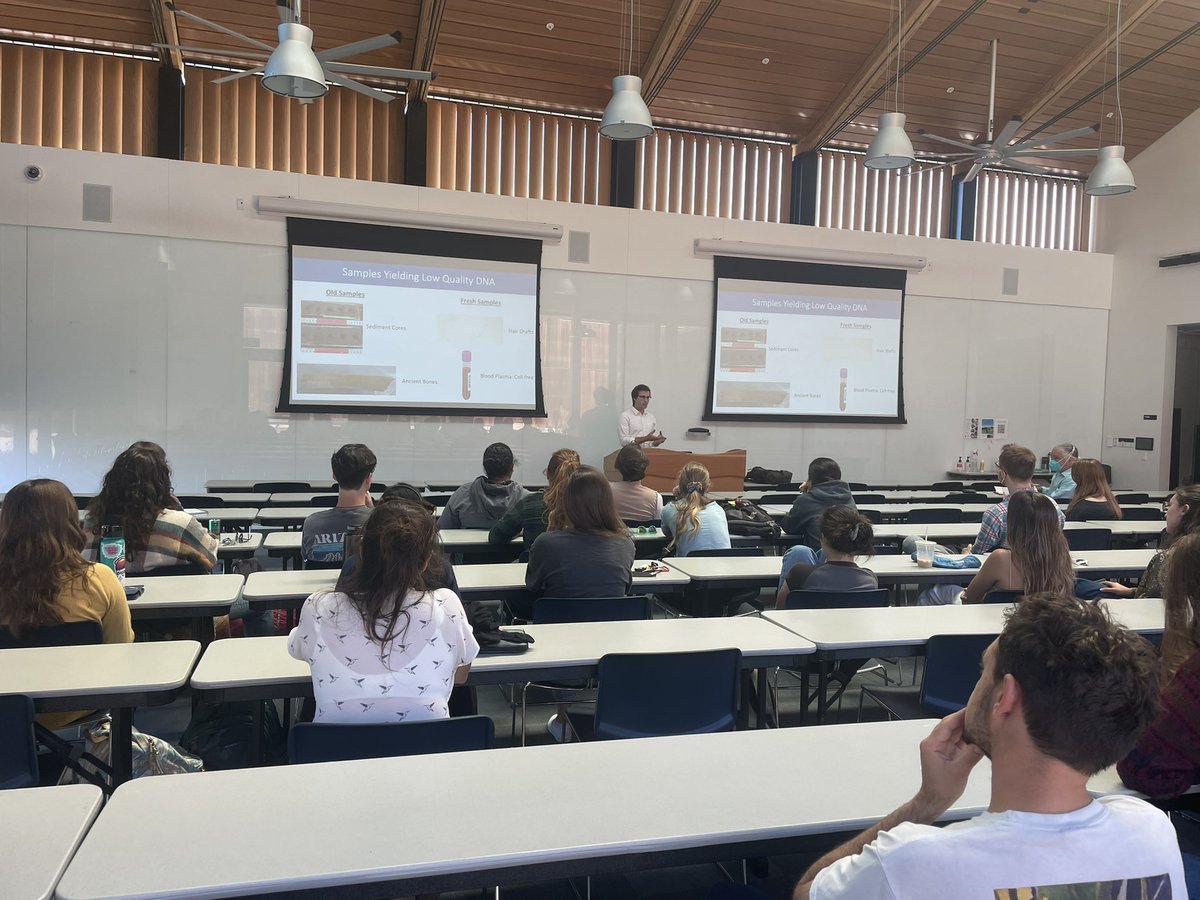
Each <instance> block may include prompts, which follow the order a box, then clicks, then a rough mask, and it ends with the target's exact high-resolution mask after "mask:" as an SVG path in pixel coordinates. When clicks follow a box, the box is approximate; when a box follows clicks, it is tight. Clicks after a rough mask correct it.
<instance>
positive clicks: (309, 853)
mask: <svg viewBox="0 0 1200 900" xmlns="http://www.w3.org/2000/svg"><path fill="white" fill-rule="evenodd" d="M933 724H934V723H932V722H930V721H927V720H921V721H912V722H880V723H870V724H860V725H832V726H828V727H825V728H784V729H770V730H760V731H740V732H727V733H723V734H708V735H689V736H684V737H668V738H649V739H645V740H629V741H594V742H588V743H573V744H566V745H562V746H559V745H554V746H541V747H520V748H512V749H498V750H489V751H477V752H474V753H445V754H437V755H432V756H423V757H401V758H392V759H374V760H366V761H355V762H339V763H323V764H319V765H308V766H277V767H271V768H257V769H240V770H234V771H226V772H204V773H199V774H196V775H189V776H186V777H177V778H143V779H139V780H137V781H134V782H131V783H129V784H126V785H124V786H122V787H121V788H120V789H119V790H118V791H117V792H116V794H115V795H114V797H113V798H112V800H110V801H109V803H108V805H107V807H106V808H105V810H104V812H103V813H102V814H101V815H100V818H99V820H98V821H97V822H96V824H95V825H94V826H93V828H92V830H91V832H90V833H89V834H88V836H87V838H86V839H85V840H84V844H83V847H82V848H80V850H79V852H78V853H77V854H76V857H75V860H74V861H73V862H72V863H71V865H70V866H69V867H68V869H67V873H66V875H65V876H64V877H63V879H62V881H61V883H60V885H59V894H58V896H59V897H61V898H62V900H85V898H88V900H91V898H115V897H126V898H149V897H155V898H176V897H185V896H186V897H192V898H206V897H228V896H233V895H240V894H245V893H257V892H261V891H268V890H276V891H279V890H288V889H308V890H320V889H323V888H324V889H329V888H332V887H335V886H339V885H354V884H358V885H361V884H370V883H373V882H375V883H377V882H395V881H398V880H402V879H405V878H414V877H423V876H432V877H436V876H439V875H450V874H455V873H475V878H473V879H472V880H476V879H477V880H478V883H479V885H481V886H482V885H487V884H494V883H497V882H504V881H505V880H506V879H505V873H504V870H505V869H506V868H511V867H515V866H530V865H538V864H544V865H554V864H564V863H565V864H567V865H570V864H571V862H572V861H575V862H576V863H577V866H576V870H579V869H583V870H586V865H587V862H588V861H589V860H594V859H597V858H610V859H613V858H620V859H624V858H628V859H630V860H631V863H632V861H633V860H635V859H636V857H637V855H638V854H645V853H652V852H659V851H671V850H683V849H692V848H703V847H706V848H711V849H712V852H713V853H714V858H727V857H726V856H720V853H721V851H722V848H723V847H729V846H731V845H735V846H736V845H737V844H739V843H746V842H751V841H755V840H768V839H773V838H789V837H797V836H802V835H808V834H820V833H828V832H834V831H850V830H857V829H860V828H863V827H865V826H867V825H869V824H873V823H874V822H876V821H878V820H879V819H880V818H882V817H883V816H884V815H886V814H887V813H889V812H891V811H892V810H893V809H894V808H895V807H897V806H899V805H900V804H901V803H903V802H905V801H907V800H908V799H909V798H910V797H912V795H913V794H914V793H915V792H916V788H917V786H918V783H919V779H920V768H919V766H918V765H917V758H918V756H917V753H918V751H917V745H918V743H919V742H920V740H921V739H922V738H924V737H925V735H926V734H928V732H929V730H930V729H931V728H932V726H933ZM748 760H786V761H787V764H786V766H785V767H783V768H782V769H779V770H777V771H776V772H775V773H774V774H773V775H772V776H771V777H770V778H769V779H767V780H764V778H766V776H764V773H763V771H762V769H761V767H759V766H755V765H748V764H747V761H748ZM846 772H853V773H854V777H853V778H847V777H845V773H846ZM497 773H503V780H504V782H505V783H506V784H509V785H515V786H519V789H517V790H513V791H510V792H509V793H508V795H506V797H505V799H504V801H503V802H502V803H480V802H478V801H479V798H480V797H484V796H488V795H489V792H490V791H494V789H495V786H496V784H497V780H496V779H497ZM581 773H584V775H585V777H580V776H581ZM989 782H990V767H989V766H988V764H987V761H986V760H985V761H984V762H983V763H981V764H980V765H979V766H977V767H976V769H975V771H974V772H972V774H971V777H970V780H969V782H968V785H967V789H966V791H965V792H964V793H963V796H962V797H961V798H960V799H959V801H958V802H957V803H955V805H954V806H953V807H952V808H951V810H950V811H949V813H948V814H947V816H946V818H947V819H956V818H966V817H969V816H971V815H974V814H976V813H978V812H979V811H981V810H982V809H983V808H984V807H985V806H986V805H987V802H988V793H989ZM564 785H570V791H569V794H570V803H569V805H570V807H571V809H573V810H582V811H585V814H580V815H571V814H562V810H563V802H564V794H563V786H564ZM764 786H769V789H766V790H764ZM381 798H387V800H386V804H385V805H386V806H387V808H388V809H389V810H390V813H389V818H388V820H389V822H390V823H391V825H390V826H389V827H386V828H381V827H372V826H371V825H370V822H371V821H373V818H377V813H378V811H379V810H380V809H381V808H382V807H381V805H380V804H381V803H382V802H384V801H383V800H382V799H381ZM148 810H152V811H153V819H154V821H153V827H147V814H148V813H147V811H148ZM430 810H442V811H444V813H445V814H444V815H441V814H439V815H430V814H429V811H430ZM234 823H236V824H234ZM514 823H519V827H514ZM231 829H234V830H235V832H236V834H237V835H242V836H250V835H252V836H253V846H254V851H255V852H253V853H229V852H228V849H229V842H230V836H231V833H234V832H231ZM181 835H185V836H186V841H187V845H188V852H186V853H180V852H179V847H180V844H179V841H180V836H181ZM732 855H733V856H737V855H738V854H737V853H736V852H735V853H733V854H732ZM214 859H219V860H220V865H214V864H213V860H214ZM163 860H170V864H169V865H164V864H163ZM526 880H529V879H528V875H526ZM396 887H397V890H395V891H394V892H395V893H403V891H400V890H398V887H399V886H396ZM378 890H379V891H384V890H385V889H384V888H383V887H380V888H379V889H378Z"/></svg>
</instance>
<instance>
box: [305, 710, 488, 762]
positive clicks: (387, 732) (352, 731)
mask: <svg viewBox="0 0 1200 900" xmlns="http://www.w3.org/2000/svg"><path fill="white" fill-rule="evenodd" d="M495 742H496V725H495V723H494V722H492V720H491V719H490V718H488V717H487V716H463V717H461V718H458V719H429V720H428V721H424V722H387V723H382V724H369V725H349V724H342V723H324V722H305V723H299V724H296V725H293V726H292V728H291V730H290V731H289V732H288V762H291V763H316V762H337V761H340V760H347V759H381V758H383V757H388V756H417V755H420V754H424V753H459V752H461V751H464V750H488V749H490V748H491V747H492V746H494V745H495Z"/></svg>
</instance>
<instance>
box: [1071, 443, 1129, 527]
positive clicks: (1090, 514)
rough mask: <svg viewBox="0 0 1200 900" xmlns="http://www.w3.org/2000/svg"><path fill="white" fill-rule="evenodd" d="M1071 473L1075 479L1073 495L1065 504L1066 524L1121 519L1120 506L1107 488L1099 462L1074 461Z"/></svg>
mask: <svg viewBox="0 0 1200 900" xmlns="http://www.w3.org/2000/svg"><path fill="white" fill-rule="evenodd" d="M1071 472H1072V474H1073V475H1074V477H1075V493H1074V494H1072V495H1071V502H1070V503H1068V504H1067V521H1068V522H1102V521H1107V520H1110V519H1120V518H1121V515H1122V513H1121V505H1120V504H1119V503H1117V498H1116V497H1114V496H1113V492H1112V488H1110V487H1109V486H1108V479H1107V478H1105V477H1104V469H1103V468H1102V467H1101V465H1100V461H1099V460H1097V459H1080V460H1076V462H1075V465H1073V466H1071Z"/></svg>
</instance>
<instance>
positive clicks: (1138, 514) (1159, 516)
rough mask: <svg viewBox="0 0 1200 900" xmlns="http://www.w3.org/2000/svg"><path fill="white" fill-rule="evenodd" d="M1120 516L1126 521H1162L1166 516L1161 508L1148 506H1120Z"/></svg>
mask: <svg viewBox="0 0 1200 900" xmlns="http://www.w3.org/2000/svg"><path fill="white" fill-rule="evenodd" d="M1121 518H1122V519H1124V520H1125V521H1126V522H1162V521H1163V520H1164V519H1165V518H1166V517H1165V516H1164V515H1163V513H1162V510H1160V509H1152V508H1151V507H1149V506H1122V507H1121Z"/></svg>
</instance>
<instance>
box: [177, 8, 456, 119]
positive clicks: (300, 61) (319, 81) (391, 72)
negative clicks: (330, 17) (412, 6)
mask: <svg viewBox="0 0 1200 900" xmlns="http://www.w3.org/2000/svg"><path fill="white" fill-rule="evenodd" d="M167 7H168V9H170V10H171V11H172V12H174V13H175V14H176V15H179V16H182V17H183V18H185V19H189V20H191V21H193V22H197V23H199V24H201V25H203V26H205V27H206V28H211V29H212V30H213V31H219V32H221V33H223V34H227V35H229V36H230V37H235V38H237V39H238V40H239V41H243V42H245V43H247V44H249V45H250V46H252V47H257V48H258V49H257V50H230V49H228V48H219V47H195V46H186V45H179V44H155V45H154V46H155V47H160V48H166V49H169V50H180V51H185V52H189V53H207V54H212V55H214V56H226V57H233V58H238V59H245V60H247V62H254V61H258V60H262V62H258V63H257V64H254V65H252V68H249V69H246V70H245V71H242V72H235V73H233V74H232V75H226V76H225V77H223V78H218V79H216V80H214V81H213V84H224V83H225V82H227V81H236V80H237V79H239V78H245V77H246V76H248V75H262V76H263V78H262V82H263V87H265V88H267V90H269V91H273V92H274V93H277V94H282V95H284V96H287V97H294V98H295V99H297V100H299V101H300V102H301V103H311V102H312V101H313V100H315V99H316V98H318V97H321V96H323V95H324V94H325V92H326V91H328V90H329V87H328V85H329V84H336V85H340V86H341V87H344V88H349V89H350V90H352V91H357V92H358V93H360V94H364V95H365V96H367V97H371V98H372V99H374V100H381V101H383V102H384V103H391V102H392V100H394V99H396V95H395V94H389V93H387V92H385V91H380V90H376V89H375V88H373V87H369V86H368V85H365V84H363V83H362V82H360V81H357V80H356V79H354V78H350V77H348V76H350V75H359V76H367V77H376V78H391V79H396V80H403V81H431V80H433V79H434V78H436V77H437V73H436V72H425V71H418V70H415V69H393V68H388V67H385V66H363V65H357V64H355V63H345V62H340V61H339V60H342V59H344V58H346V57H347V56H357V55H358V54H360V53H370V52H371V51H373V50H382V49H383V48H385V47H392V46H395V45H396V44H399V43H400V40H401V37H402V35H401V33H400V32H398V31H393V32H390V33H388V34H380V35H377V36H375V37H371V38H366V39H364V40H361V41H352V42H351V43H349V44H342V45H341V46H338V47H331V48H329V49H328V50H318V51H316V52H315V53H314V52H313V49H312V41H313V33H312V29H310V28H308V27H307V26H306V25H303V24H301V22H300V0H295V5H294V6H293V5H292V4H291V3H290V2H289V0H275V7H276V10H277V11H278V13H279V21H280V24H279V29H278V31H279V44H278V46H275V47H272V46H271V45H270V44H266V43H264V42H262V41H260V40H257V39H255V38H252V37H249V36H248V35H245V34H242V33H241V32H240V31H234V30H233V29H232V28H227V27H226V26H224V25H221V24H219V23H217V22H212V21H210V20H208V19H205V18H203V17H201V16H198V15H196V14H195V13H192V12H188V11H187V10H185V9H181V8H180V7H179V6H178V5H177V4H175V3H167Z"/></svg>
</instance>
